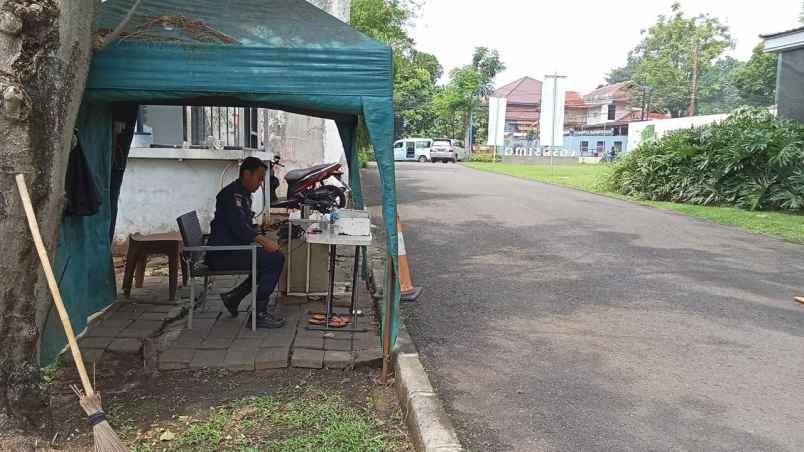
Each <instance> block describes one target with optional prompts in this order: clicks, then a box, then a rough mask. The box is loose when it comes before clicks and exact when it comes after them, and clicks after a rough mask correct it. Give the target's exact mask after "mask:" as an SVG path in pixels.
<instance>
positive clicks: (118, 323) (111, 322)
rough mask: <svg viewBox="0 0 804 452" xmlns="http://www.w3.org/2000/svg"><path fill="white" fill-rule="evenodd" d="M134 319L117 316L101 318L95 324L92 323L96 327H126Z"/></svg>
mask: <svg viewBox="0 0 804 452" xmlns="http://www.w3.org/2000/svg"><path fill="white" fill-rule="evenodd" d="M134 321H135V320H134V319H118V318H117V317H112V318H111V319H106V320H101V321H100V322H98V323H97V324H96V325H93V326H95V327H98V328H120V329H123V328H126V327H128V326H130V325H131V324H132V323H134Z"/></svg>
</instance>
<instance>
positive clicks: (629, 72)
mask: <svg viewBox="0 0 804 452" xmlns="http://www.w3.org/2000/svg"><path fill="white" fill-rule="evenodd" d="M639 63H640V61H639V59H638V58H637V57H636V56H635V55H634V53H633V51H632V52H629V53H628V62H627V63H626V64H625V66H621V67H616V68H614V69H612V70H610V71H609V73H608V74H606V83H607V84H609V85H613V84H615V83H621V82H627V81H631V80H634V73H635V72H636V70H637V67H638V66H639Z"/></svg>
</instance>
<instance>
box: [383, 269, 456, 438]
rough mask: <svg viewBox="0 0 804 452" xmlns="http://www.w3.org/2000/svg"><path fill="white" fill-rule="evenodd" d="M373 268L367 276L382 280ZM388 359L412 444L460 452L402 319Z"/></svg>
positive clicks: (451, 426) (453, 432)
mask: <svg viewBox="0 0 804 452" xmlns="http://www.w3.org/2000/svg"><path fill="white" fill-rule="evenodd" d="M376 271H377V269H376V268H375V267H374V266H372V268H371V275H370V276H371V279H372V280H373V281H374V283H375V284H376V283H377V282H380V281H383V279H382V278H379V279H378V278H377V275H376V274H374V273H375V272H376ZM377 285H378V286H380V287H376V286H375V289H377V290H376V292H379V293H382V292H381V291H382V287H381V284H377ZM391 363H392V365H393V368H394V387H395V389H396V395H397V398H398V399H399V405H400V406H401V407H402V411H403V414H404V416H405V424H406V425H407V427H408V433H409V434H410V437H411V440H412V442H413V445H414V447H415V448H416V450H417V451H418V452H462V451H463V450H464V449H463V446H461V443H460V441H458V435H457V433H456V432H455V427H454V426H453V425H452V421H451V420H450V418H449V416H448V415H447V412H446V411H445V410H444V406H443V404H442V403H441V399H439V397H438V394H436V392H435V389H433V386H432V384H430V379H429V378H428V377H427V372H426V371H425V370H424V366H423V365H422V362H421V360H420V359H419V352H418V351H417V350H416V345H415V344H414V343H413V340H412V339H411V337H410V335H409V334H408V331H407V328H406V327H405V324H404V322H403V323H402V324H401V325H400V330H399V336H398V338H397V340H396V345H395V346H394V349H393V350H392V351H391Z"/></svg>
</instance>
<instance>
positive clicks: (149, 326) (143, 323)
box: [127, 314, 164, 332]
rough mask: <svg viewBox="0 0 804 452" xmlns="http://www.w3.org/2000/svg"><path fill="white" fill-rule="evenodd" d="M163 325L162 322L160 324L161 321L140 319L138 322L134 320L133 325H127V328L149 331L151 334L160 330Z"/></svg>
mask: <svg viewBox="0 0 804 452" xmlns="http://www.w3.org/2000/svg"><path fill="white" fill-rule="evenodd" d="M143 315H144V314H143ZM163 324H164V322H162V320H145V319H142V318H140V319H139V320H135V321H134V323H132V324H131V325H129V326H128V327H127V328H131V329H137V330H151V331H153V332H156V331H157V330H159V329H160V328H162V325H163Z"/></svg>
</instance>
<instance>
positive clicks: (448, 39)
mask: <svg viewBox="0 0 804 452" xmlns="http://www.w3.org/2000/svg"><path fill="white" fill-rule="evenodd" d="M424 1H425V4H424V6H423V7H422V8H421V9H420V10H419V13H418V17H417V18H416V19H415V22H414V23H413V27H412V36H413V38H414V39H415V40H416V44H417V48H418V49H419V50H422V51H425V52H429V53H432V54H434V55H436V56H437V57H438V59H439V61H440V62H441V64H442V65H443V66H444V69H445V73H448V72H449V70H450V69H452V68H454V67H457V66H461V65H464V64H467V63H469V62H470V60H471V57H472V50H473V49H474V48H475V47H477V46H486V47H490V48H494V49H497V50H499V51H500V54H501V56H502V59H503V61H504V62H505V64H506V66H507V67H508V69H507V70H506V71H505V72H504V73H502V74H501V75H499V76H498V77H497V80H496V84H497V86H501V85H503V84H505V83H508V82H510V81H513V80H516V79H518V78H519V77H522V76H525V75H529V76H531V77H535V78H538V79H543V77H544V74H546V73H548V72H549V73H552V72H554V71H558V72H559V73H562V74H564V75H568V76H569V81H568V84H567V88H568V89H571V90H578V91H581V92H587V91H589V90H592V89H594V88H595V87H597V85H599V84H602V83H603V82H604V80H603V78H604V77H605V75H606V72H608V70H609V69H611V68H613V67H615V66H620V65H622V64H624V63H625V60H626V56H627V54H628V51H629V50H630V49H632V48H633V47H634V46H635V45H636V44H637V42H638V41H639V39H640V34H639V33H640V30H643V29H647V28H648V27H650V25H651V24H653V23H655V21H656V16H658V15H659V14H662V13H665V14H669V12H670V5H671V4H672V3H673V0H609V1H594V0H548V1H544V0H495V1H488V0H424ZM680 3H681V5H682V8H683V10H684V12H685V13H687V14H688V15H689V14H698V13H709V14H711V15H713V16H715V17H718V18H720V19H721V20H722V21H724V22H725V23H726V24H728V25H729V26H730V27H731V33H732V36H733V37H734V38H735V40H736V41H737V44H736V48H735V49H734V50H733V51H730V53H731V54H732V55H733V56H734V57H736V58H739V59H741V60H746V59H748V58H749V57H750V55H751V50H752V49H753V47H754V46H755V45H756V44H757V43H758V42H759V37H758V35H760V34H766V33H773V32H778V31H784V30H787V29H790V28H795V27H797V26H799V25H798V16H799V13H800V11H801V4H802V1H801V0H764V1H740V0H682V1H681V2H680Z"/></svg>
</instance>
